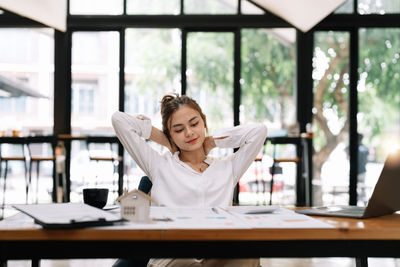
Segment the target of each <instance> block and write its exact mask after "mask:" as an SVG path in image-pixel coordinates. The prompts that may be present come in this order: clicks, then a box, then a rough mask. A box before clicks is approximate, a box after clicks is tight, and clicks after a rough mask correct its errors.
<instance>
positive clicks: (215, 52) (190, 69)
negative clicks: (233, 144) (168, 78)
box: [186, 32, 234, 133]
mask: <svg viewBox="0 0 400 267" xmlns="http://www.w3.org/2000/svg"><path fill="white" fill-rule="evenodd" d="M233 37H234V36H233V33H221V32H218V33H215V32H211V33H209V32H208V33H205V32H191V33H189V34H188V39H187V51H188V52H187V59H188V61H187V62H188V63H187V70H186V75H187V92H186V94H187V95H188V96H190V97H193V98H194V99H196V101H197V102H198V103H199V105H200V106H201V108H202V109H203V112H204V113H205V114H206V116H207V125H208V129H209V131H210V133H213V132H214V131H215V130H216V129H220V128H222V127H231V126H233Z"/></svg>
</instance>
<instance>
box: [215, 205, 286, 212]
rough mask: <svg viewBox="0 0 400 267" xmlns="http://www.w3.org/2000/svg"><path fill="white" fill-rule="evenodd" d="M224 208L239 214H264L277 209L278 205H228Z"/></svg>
mask: <svg viewBox="0 0 400 267" xmlns="http://www.w3.org/2000/svg"><path fill="white" fill-rule="evenodd" d="M223 209H224V210H226V211H228V212H233V213H240V214H266V213H273V212H278V211H279V206H228V207H224V208H223Z"/></svg>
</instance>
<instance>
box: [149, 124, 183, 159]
mask: <svg viewBox="0 0 400 267" xmlns="http://www.w3.org/2000/svg"><path fill="white" fill-rule="evenodd" d="M149 139H150V140H151V141H153V142H155V143H157V144H159V145H162V146H164V147H166V148H168V150H169V151H171V153H172V154H174V153H175V152H176V151H177V150H178V149H177V147H176V145H175V143H173V142H172V144H171V143H170V142H169V140H168V138H167V137H166V136H165V134H164V133H163V132H162V131H161V130H160V129H157V128H156V127H154V126H153V127H152V128H151V134H150V138H149Z"/></svg>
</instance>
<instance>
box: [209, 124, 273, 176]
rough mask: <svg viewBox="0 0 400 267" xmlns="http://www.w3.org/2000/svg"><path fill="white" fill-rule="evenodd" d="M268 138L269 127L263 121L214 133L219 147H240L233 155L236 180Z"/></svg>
mask: <svg viewBox="0 0 400 267" xmlns="http://www.w3.org/2000/svg"><path fill="white" fill-rule="evenodd" d="M266 138H267V127H266V126H265V125H264V124H261V123H253V124H248V125H240V126H236V127H232V128H229V129H224V130H221V131H218V132H216V133H215V134H214V140H215V144H216V145H217V147H220V148H239V150H238V151H236V152H235V153H234V154H233V155H232V168H233V170H232V171H233V176H234V177H233V178H234V180H235V181H234V182H235V183H236V182H238V181H239V179H240V177H242V175H243V174H244V173H245V172H246V170H247V168H249V166H250V165H251V163H252V162H253V161H254V159H255V157H256V156H257V154H258V153H259V152H260V150H261V148H262V146H263V144H264V142H265V139H266Z"/></svg>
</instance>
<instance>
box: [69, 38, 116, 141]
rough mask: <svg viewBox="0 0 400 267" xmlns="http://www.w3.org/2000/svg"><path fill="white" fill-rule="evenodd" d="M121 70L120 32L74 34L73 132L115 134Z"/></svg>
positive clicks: (77, 133) (81, 133)
mask: <svg viewBox="0 0 400 267" xmlns="http://www.w3.org/2000/svg"><path fill="white" fill-rule="evenodd" d="M118 72H119V34H118V32H74V33H73V34H72V104H71V105H72V116H71V124H72V134H74V135H87V134H96V135H113V133H114V131H113V129H112V127H111V115H112V113H113V112H114V111H116V110H118V88H119V87H118Z"/></svg>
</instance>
